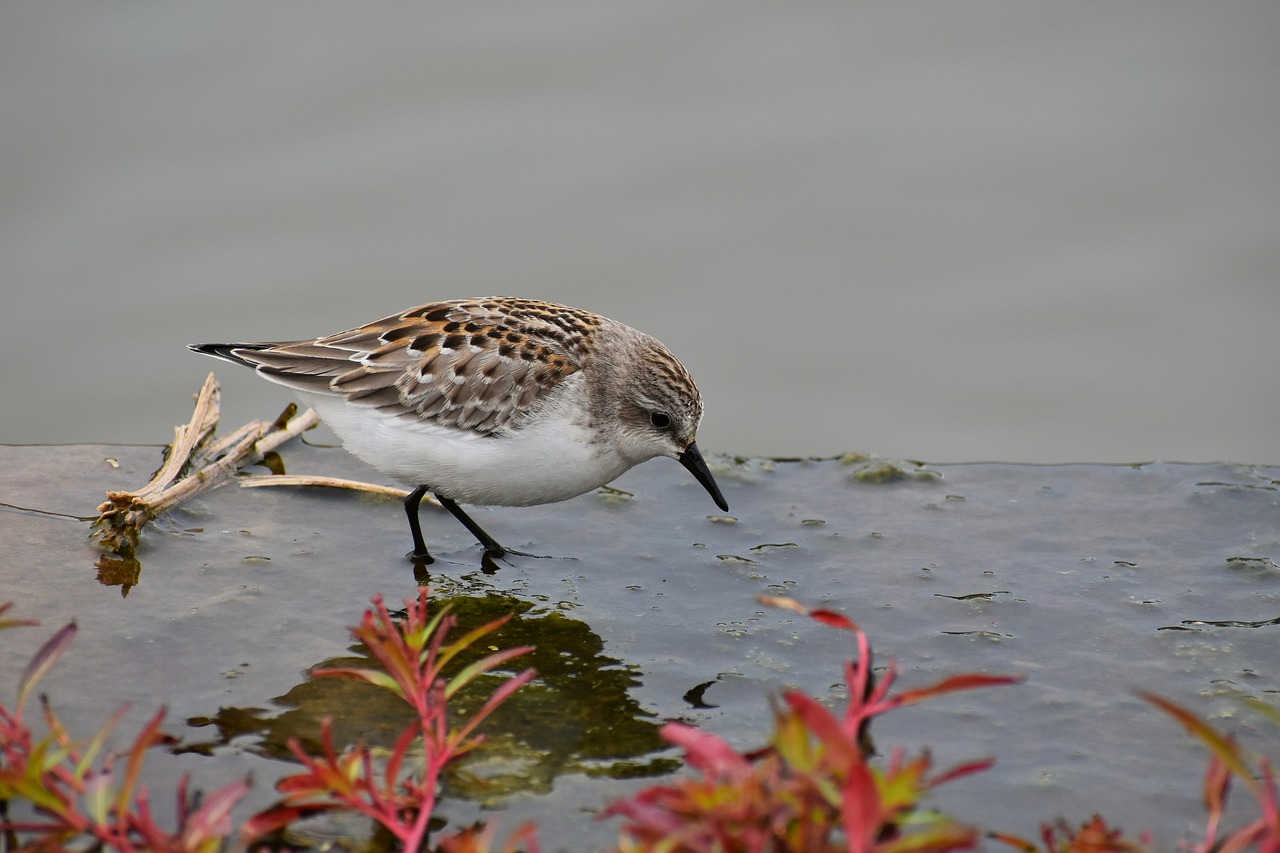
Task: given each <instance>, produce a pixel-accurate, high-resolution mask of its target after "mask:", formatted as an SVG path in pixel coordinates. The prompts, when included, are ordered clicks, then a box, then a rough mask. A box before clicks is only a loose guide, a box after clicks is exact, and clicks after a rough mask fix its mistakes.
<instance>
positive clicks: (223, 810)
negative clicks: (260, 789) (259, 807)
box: [182, 779, 250, 850]
mask: <svg viewBox="0 0 1280 853" xmlns="http://www.w3.org/2000/svg"><path fill="white" fill-rule="evenodd" d="M249 787H250V784H249V780H248V779H240V780H237V781H235V782H231V783H229V784H226V785H223V786H222V787H221V788H219V789H218V790H216V791H214V792H213V793H212V794H209V795H208V796H207V797H205V800H204V802H203V803H202V804H201V806H200V808H198V809H196V811H195V812H194V813H193V814H192V815H191V816H190V820H189V822H188V823H187V825H186V826H185V827H183V832H182V835H183V841H184V842H185V846H186V848H187V849H189V850H190V849H197V848H199V847H201V846H202V845H204V844H206V843H208V842H212V841H216V840H217V839H220V838H226V837H227V836H228V835H230V834H231V810H232V809H233V808H234V807H235V805H236V803H238V802H240V801H241V800H242V799H244V796H245V794H247V793H249Z"/></svg>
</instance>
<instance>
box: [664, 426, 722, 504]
mask: <svg viewBox="0 0 1280 853" xmlns="http://www.w3.org/2000/svg"><path fill="white" fill-rule="evenodd" d="M676 458H677V459H679V460H680V464H681V465H683V466H684V467H686V468H688V469H689V473H690V474H692V475H693V479H695V480H697V481H698V482H699V483H701V484H702V488H704V489H706V490H707V492H708V493H709V494H710V495H711V500H713V501H715V502H716V506H718V507H720V509H721V510H722V511H724V512H728V511H729V505H728V504H727V503H725V500H724V495H722V494H720V487H719V486H717V485H716V481H715V478H714V477H712V476H711V471H710V470H709V469H708V468H707V463H706V460H704V459H703V458H702V454H701V453H699V452H698V443H697V442H696V441H691V442H689V446H688V447H686V448H685V449H684V453H681V454H680V455H679V456H677V457H676Z"/></svg>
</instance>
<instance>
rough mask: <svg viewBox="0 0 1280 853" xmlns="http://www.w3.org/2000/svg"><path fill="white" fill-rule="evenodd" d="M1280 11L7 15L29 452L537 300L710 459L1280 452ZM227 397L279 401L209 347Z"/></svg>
mask: <svg viewBox="0 0 1280 853" xmlns="http://www.w3.org/2000/svg"><path fill="white" fill-rule="evenodd" d="M1277 36H1280V6H1277V5H1276V4H1275V3H1271V2H1252V3H1249V2H1240V3H1229V4H1225V5H1224V4H1194V3H1182V2H1163V0H1162V2H1135V3H1128V4H1121V5H1108V6H1105V7H1104V6H1097V5H1089V4H1086V5H1073V4H1023V3H1014V2H1008V0H998V2H997V0H990V1H989V2H987V1H985V0H984V1H981V2H970V3H965V4H903V3H894V4H878V5H843V4H839V5H837V4H829V5H818V6H815V5H797V4H740V3H701V4H692V5H690V4H682V3H673V2H654V3H646V4H626V5H624V4H596V3H587V2H555V3H538V4H520V3H486V4H424V5H420V6H418V5H414V6H392V7H379V8H377V9H376V10H373V9H371V8H370V7H367V6H363V5H338V4H324V3H319V4H316V3H308V4H298V3H294V4H287V3H285V4H265V5H259V4H248V5H238V6H235V7H228V6H224V5H207V4H194V3H176V4H159V5H157V4H104V5H88V6H85V5H76V6H69V5H59V4H46V3H36V2H26V3H23V2H9V3H5V4H3V5H0V114H2V115H3V116H4V121H3V122H0V175H2V176H3V187H4V191H3V192H4V203H3V204H2V205H0V288H3V291H2V292H3V294H4V296H3V303H4V310H3V311H0V361H2V363H3V370H4V380H3V385H2V386H0V387H2V388H3V392H4V404H3V406H0V442H9V443H14V442H19V443H23V442H79V441H108V442H152V443H158V442H163V441H166V440H168V438H169V437H170V435H171V431H170V427H171V425H172V424H174V423H177V422H180V421H182V420H185V418H186V417H187V415H188V414H189V408H190V407H189V402H188V396H189V395H190V394H191V393H193V392H194V391H195V390H196V389H197V388H198V386H199V384H200V382H201V380H202V379H203V377H204V375H205V373H206V372H207V371H208V370H210V369H211V368H213V367H214V366H215V365H214V363H213V362H210V361H207V360H204V359H201V358H200V357H198V356H196V355H194V354H190V353H188V352H186V350H185V349H184V345H185V344H186V343H188V342H192V341H206V340H212V341H221V340H241V339H249V340H260V339H271V338H290V337H304V336H310V335H313V334H318V333H324V332H331V331H337V330H339V329H342V328H346V327H349V326H352V325H356V324H359V323H362V322H365V321H368V320H372V319H374V318H376V317H379V316H382V315H385V314H389V313H391V312H393V311H398V310H400V309H402V308H407V307H409V306H411V305H415V304H418V303H421V302H426V301H429V300H435V299H441V298H451V297H459V296H473V295H488V294H506V295H526V296H533V297H539V298H545V299H550V300H554V301H561V302H566V303H570V304H573V305H578V306H581V307H585V308H589V309H592V310H595V311H598V312H599V313H602V314H605V315H608V316H611V317H614V318H616V319H619V320H622V321H624V322H627V323H630V324H631V325H634V326H636V327H638V328H640V329H643V330H645V331H648V332H650V333H652V334H654V335H655V336H656V337H658V338H660V339H661V340H663V341H664V342H666V343H667V344H668V345H669V346H670V347H671V348H672V349H673V350H674V351H675V352H676V353H677V354H678V355H680V356H681V357H682V359H683V360H684V361H685V362H686V364H687V365H688V366H689V367H690V369H691V370H692V371H693V373H694V375H695V376H696V377H697V378H698V380H699V383H700V385H701V386H702V389H703V392H704V395H705V397H706V398H707V405H708V409H707V416H706V420H705V422H704V426H703V432H702V435H701V436H700V440H699V444H700V445H701V446H703V448H704V449H705V450H706V451H708V452H717V451H719V452H733V453H738V454H780V455H806V454H832V453H837V452H840V451H845V450H863V451H872V452H878V453H882V454H886V455H895V456H909V457H914V458H923V459H929V460H933V461H971V460H979V459H1000V460H1007V461H1030V462H1059V461H1073V460H1083V461H1098V462H1106V461H1136V460H1142V459H1150V458H1164V459H1180V460H1196V461H1208V460H1222V459H1226V460H1237V461H1249V462H1276V461H1280V448H1278V447H1277V430H1276V424H1277V423H1278V422H1280V366H1278V365H1280V358H1278V355H1280V353H1278V352H1277V344H1276V340H1277V337H1276V322H1277V320H1278V319H1280V281H1277V278H1278V273H1280V239H1277V235H1278V234H1280V154H1278V150H1280V149H1277V144H1276V140H1277V138H1280V136H1278V132H1280V52H1278V51H1277V50H1276V47H1275V46H1276V43H1277ZM219 373H220V375H221V378H222V380H223V384H224V387H225V389H226V391H225V405H224V412H225V418H226V419H227V420H228V421H230V420H234V421H236V422H240V421H242V420H245V419H247V418H249V417H266V416H271V415H273V414H274V413H275V412H276V411H277V410H278V409H279V408H280V407H281V406H282V405H283V403H284V402H285V401H286V400H287V396H286V395H285V394H284V392H282V391H281V390H280V389H277V388H274V387H272V386H269V385H267V384H266V383H261V382H259V381H257V380H255V379H254V377H252V376H251V375H250V374H248V372H234V371H231V370H226V371H223V370H219Z"/></svg>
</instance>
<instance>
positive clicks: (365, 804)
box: [241, 588, 538, 853]
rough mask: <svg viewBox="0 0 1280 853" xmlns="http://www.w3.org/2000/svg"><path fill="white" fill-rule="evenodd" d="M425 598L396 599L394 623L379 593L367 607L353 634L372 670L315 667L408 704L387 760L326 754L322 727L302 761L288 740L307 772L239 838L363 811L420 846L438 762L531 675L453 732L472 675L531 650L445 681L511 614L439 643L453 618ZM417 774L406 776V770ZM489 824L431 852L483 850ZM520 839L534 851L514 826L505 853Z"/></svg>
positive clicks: (528, 831) (528, 833)
mask: <svg viewBox="0 0 1280 853" xmlns="http://www.w3.org/2000/svg"><path fill="white" fill-rule="evenodd" d="M428 597H429V593H428V591H427V589H426V588H423V589H422V590H421V592H420V593H419V595H418V598H417V600H412V601H406V602H405V608H406V609H405V616H404V618H403V619H402V620H396V619H393V618H392V616H391V614H390V612H389V611H388V610H387V608H386V605H385V604H384V603H383V601H382V597H381V596H375V597H374V599H373V607H372V608H370V609H369V610H366V611H365V613H364V617H363V618H362V619H361V621H360V624H359V625H358V626H357V627H355V628H353V629H352V631H351V633H352V635H353V636H354V637H355V638H356V639H357V640H359V641H360V642H361V643H363V644H364V646H365V647H366V648H367V649H368V650H369V653H370V654H371V655H372V656H373V657H374V658H375V659H376V660H377V661H378V663H379V664H380V665H381V667H382V668H381V669H321V670H315V671H313V672H312V675H317V676H332V677H337V678H351V679H355V680H357V681H363V682H366V683H368V684H373V685H376V686H378V687H382V688H384V689H386V690H390V691H391V692H392V693H394V694H395V695H397V696H399V697H400V698H401V699H403V700H404V701H405V702H407V703H409V705H410V707H412V708H413V710H414V714H415V716H416V717H417V719H416V720H415V721H414V722H413V723H411V724H410V725H409V726H408V727H407V728H406V729H405V730H404V733H403V734H401V735H400V737H399V739H398V740H397V741H396V743H395V746H394V747H392V749H391V751H390V754H389V755H388V756H387V758H386V759H385V761H383V762H382V763H381V765H382V766H381V768H379V767H377V766H376V764H375V761H374V757H373V752H372V751H371V750H370V748H369V747H368V746H365V745H363V744H356V745H355V746H353V747H351V748H349V749H348V750H347V751H346V752H344V753H343V754H342V755H338V754H337V753H336V752H335V751H334V747H333V737H332V733H331V731H330V725H329V721H328V720H326V721H325V723H324V726H323V729H322V733H321V740H322V744H323V754H322V755H320V756H317V757H313V756H310V755H308V754H307V753H306V752H305V751H304V750H303V749H302V747H301V745H300V744H299V743H298V741H297V740H296V739H294V740H292V741H290V743H289V748H290V749H291V750H293V753H294V755H295V756H297V758H298V760H299V761H301V762H302V764H303V766H304V767H305V768H306V769H305V770H304V771H303V772H301V773H296V774H294V775H292V776H286V777H285V778H283V779H281V780H280V781H279V782H278V783H276V788H277V790H279V791H280V792H281V793H282V794H283V795H284V797H283V798H282V799H281V801H280V802H279V803H277V804H276V805H275V806H273V807H271V808H269V809H267V810H266V811H264V812H261V813H260V814H258V815H255V816H254V817H252V818H250V820H249V822H248V823H246V824H245V826H244V827H243V829H242V832H241V835H242V838H243V839H244V840H245V841H246V842H252V841H254V840H255V839H258V838H261V837H262V836H264V835H266V834H268V833H271V832H273V831H275V830H278V829H281V828H283V827H285V826H288V825H290V824H292V823H295V822H296V821H298V820H299V819H301V818H304V817H307V816H310V815H315V814H318V813H321V812H326V811H332V810H342V811H349V812H355V813H357V814H361V815H364V816H366V817H368V818H370V819H371V820H373V821H374V822H376V823H377V824H378V825H380V826H381V827H383V828H384V829H385V830H386V831H387V832H389V833H390V834H391V836H392V837H394V838H395V839H396V840H397V841H398V842H399V843H400V845H401V846H402V847H403V849H405V850H423V849H426V846H425V845H426V843H427V836H428V824H429V822H430V820H431V814H432V811H433V810H434V808H435V805H436V796H437V792H438V788H439V783H440V776H441V773H442V772H443V770H444V768H445V766H446V765H448V764H449V763H450V762H452V761H454V760H456V759H457V758H459V757H460V756H462V755H464V754H465V753H467V752H470V751H471V750H473V749H475V748H476V747H477V746H479V745H480V743H481V742H482V741H483V737H482V736H481V735H477V734H475V729H476V727H477V726H478V725H480V723H481V722H482V721H483V720H484V719H485V718H486V717H488V716H489V715H490V714H491V713H493V711H494V709H496V708H497V707H498V706H499V705H501V704H502V703H503V702H504V701H506V699H507V698H508V697H509V696H511V694H512V693H514V692H515V691H516V690H519V689H520V688H521V687H522V686H523V685H525V684H527V683H528V682H529V681H530V680H531V679H533V678H534V676H535V672H534V671H533V670H532V669H526V670H524V671H522V672H520V673H518V674H516V675H514V676H512V677H511V678H509V679H507V680H506V681H504V682H503V683H502V685H501V686H500V687H498V689H497V690H495V691H494V692H493V693H492V694H491V695H490V696H489V698H488V699H487V700H486V701H485V703H484V704H483V705H482V706H481V707H480V709H479V710H478V711H476V712H475V713H474V714H473V715H472V716H471V717H470V718H468V719H467V720H465V721H463V722H462V723H461V724H460V725H458V726H457V727H456V728H455V727H453V726H451V725H450V720H449V713H448V701H449V700H450V699H451V698H453V696H454V695H455V694H457V692H458V691H459V690H461V689H462V688H464V687H465V686H467V685H468V684H470V683H471V682H472V681H474V680H475V679H476V678H478V677H480V676H481V675H484V674H485V673H489V672H493V671H494V670H497V669H499V668H501V667H503V666H504V665H505V664H506V663H507V662H508V661H510V660H511V659H513V658H516V657H519V656H520V655H523V654H525V653H527V652H528V651H530V650H531V648H532V647H531V646H519V647H516V648H511V649H503V650H500V651H496V652H494V653H493V654H490V655H487V656H485V657H483V658H481V659H479V660H477V661H474V662H472V663H470V664H468V665H466V666H464V667H462V669H460V670H459V671H458V672H457V673H456V674H454V675H453V676H452V677H451V678H446V677H445V675H444V670H445V668H446V667H447V666H448V665H449V663H450V662H451V661H452V660H453V659H454V658H455V657H457V655H458V654H459V653H460V652H462V651H464V650H466V649H468V648H470V647H471V646H473V645H474V644H475V643H477V642H478V641H479V640H481V639H482V638H483V637H485V636H487V635H488V634H491V633H492V632H494V631H496V630H497V629H498V628H500V627H502V626H503V625H504V624H506V622H507V621H508V620H509V619H510V618H511V617H510V615H508V616H504V617H501V618H499V619H495V620H493V621H491V622H488V623H486V624H484V625H481V626H479V627H477V628H473V629H472V630H470V631H468V632H466V633H465V634H463V635H462V636H460V637H458V638H457V639H453V640H451V641H448V642H446V639H447V638H448V636H449V634H450V632H451V631H452V629H453V628H454V626H455V625H456V623H457V617H456V616H455V615H453V614H452V613H450V612H449V608H448V607H442V608H439V609H438V610H436V612H435V613H431V612H430V609H429V608H428V606H427V602H428ZM414 765H416V766H415V767H414V768H413V769H415V770H416V771H417V772H406V771H407V770H409V769H410V767H411V766H414ZM492 839H493V831H492V829H491V828H489V827H475V828H471V829H464V830H462V831H460V832H459V833H457V834H456V835H454V836H451V837H449V838H446V839H442V840H441V841H440V842H439V844H440V849H442V850H445V851H451V853H470V851H477V852H478V851H482V850H488V849H490V845H491V843H492ZM521 842H523V843H524V844H525V845H526V847H527V849H529V850H531V851H535V852H536V850H537V849H538V848H537V839H536V837H535V836H534V834H533V827H532V826H525V827H522V828H521V829H519V830H518V831H517V832H516V833H515V834H514V835H513V836H512V837H511V838H510V839H508V841H507V844H506V846H505V847H504V848H503V849H504V850H514V849H515V848H516V846H517V845H518V844H519V843H521Z"/></svg>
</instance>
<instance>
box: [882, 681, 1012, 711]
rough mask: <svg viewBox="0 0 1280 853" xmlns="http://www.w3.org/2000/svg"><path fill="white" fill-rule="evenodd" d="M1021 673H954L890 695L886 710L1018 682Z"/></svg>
mask: <svg viewBox="0 0 1280 853" xmlns="http://www.w3.org/2000/svg"><path fill="white" fill-rule="evenodd" d="M1022 680H1023V679H1022V676H1020V675H980V674H978V673H966V674H963V675H953V676H950V677H949V678H944V679H942V680H941V681H939V682H938V683H937V684H933V685H930V686H929V687H921V688H918V689H916V690H904V691H902V692H901V693H899V694H897V695H895V696H890V697H889V699H888V700H887V701H886V702H885V708H884V710H886V711H887V710H890V709H892V708H901V707H904V706H906V705H915V704H917V703H920V702H923V701H924V700H926V699H932V698H933V697H935V696H942V695H945V694H947V693H958V692H960V691H961V690H976V689H978V688H980V687H999V686H1002V685H1005V684H1018V683H1019V682H1021V681H1022Z"/></svg>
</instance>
